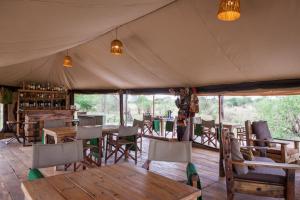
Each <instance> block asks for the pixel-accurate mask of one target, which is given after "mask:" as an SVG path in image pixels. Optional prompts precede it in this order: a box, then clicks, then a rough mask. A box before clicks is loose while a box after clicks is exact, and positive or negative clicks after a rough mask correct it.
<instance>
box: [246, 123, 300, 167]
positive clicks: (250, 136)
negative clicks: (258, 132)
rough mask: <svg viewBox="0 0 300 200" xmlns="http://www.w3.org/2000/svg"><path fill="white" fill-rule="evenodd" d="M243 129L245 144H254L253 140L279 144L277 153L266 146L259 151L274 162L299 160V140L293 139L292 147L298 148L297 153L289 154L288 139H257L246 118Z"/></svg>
mask: <svg viewBox="0 0 300 200" xmlns="http://www.w3.org/2000/svg"><path fill="white" fill-rule="evenodd" d="M245 129H246V140H247V146H255V142H268V143H273V144H275V145H280V149H278V152H279V151H280V152H279V153H278V154H275V153H272V152H270V151H268V150H269V149H270V148H267V149H266V151H264V152H261V155H262V156H267V157H269V158H271V159H272V160H274V161H276V162H281V163H293V162H297V161H298V160H299V156H300V151H299V146H300V141H293V142H294V148H295V149H298V153H295V154H292V155H289V154H288V152H287V151H288V145H289V144H290V142H288V141H284V140H281V141H275V140H258V139H256V137H255V134H254V133H253V131H252V127H251V121H250V120H247V121H246V122H245Z"/></svg>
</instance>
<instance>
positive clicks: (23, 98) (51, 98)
mask: <svg viewBox="0 0 300 200" xmlns="http://www.w3.org/2000/svg"><path fill="white" fill-rule="evenodd" d="M68 104H69V102H68V93H67V90H65V89H63V87H53V88H50V87H48V88H47V87H45V88H40V87H39V88H37V87H36V88H32V89H31V88H30V89H19V90H18V102H17V106H18V112H17V121H19V122H22V123H23V122H25V124H22V123H19V124H18V126H17V132H18V134H20V133H21V135H25V137H28V136H29V137H30V136H32V135H35V133H34V132H35V131H36V130H39V129H37V128H36V127H37V126H40V123H39V124H38V125H37V126H35V124H37V123H33V122H31V121H30V120H28V117H26V116H28V115H32V114H33V113H37V114H38V113H44V114H45V116H46V115H47V116H48V115H49V113H57V114H59V113H61V114H63V113H65V112H68V111H66V110H68V107H69V105H68ZM21 124H22V125H21ZM39 131H40V130H39ZM30 140H31V139H30V138H29V139H28V141H30Z"/></svg>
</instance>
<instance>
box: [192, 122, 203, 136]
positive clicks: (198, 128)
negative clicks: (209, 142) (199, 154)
mask: <svg viewBox="0 0 300 200" xmlns="http://www.w3.org/2000/svg"><path fill="white" fill-rule="evenodd" d="M194 127H195V128H194V134H195V135H197V136H201V135H202V134H203V126H202V124H195V126H194Z"/></svg>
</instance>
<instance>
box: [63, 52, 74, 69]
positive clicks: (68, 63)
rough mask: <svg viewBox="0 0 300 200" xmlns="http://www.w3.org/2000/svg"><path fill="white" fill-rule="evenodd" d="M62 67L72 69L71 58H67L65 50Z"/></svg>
mask: <svg viewBox="0 0 300 200" xmlns="http://www.w3.org/2000/svg"><path fill="white" fill-rule="evenodd" d="M63 65H64V67H66V68H70V67H73V66H72V57H71V56H69V49H67V55H66V56H65V58H64V64H63Z"/></svg>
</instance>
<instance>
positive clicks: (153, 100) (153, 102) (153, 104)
mask: <svg viewBox="0 0 300 200" xmlns="http://www.w3.org/2000/svg"><path fill="white" fill-rule="evenodd" d="M154 107H155V95H153V98H152V117H154V112H155V108H154Z"/></svg>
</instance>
